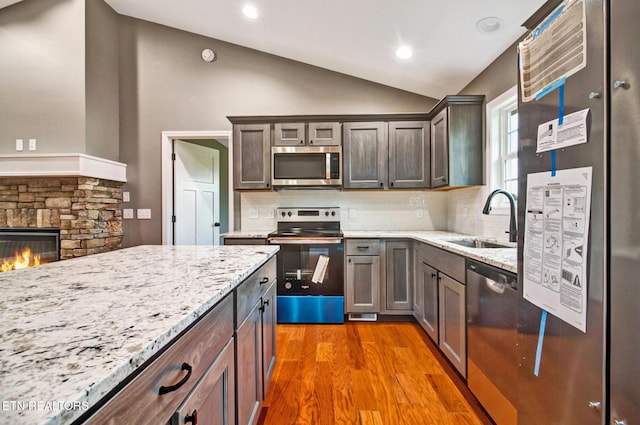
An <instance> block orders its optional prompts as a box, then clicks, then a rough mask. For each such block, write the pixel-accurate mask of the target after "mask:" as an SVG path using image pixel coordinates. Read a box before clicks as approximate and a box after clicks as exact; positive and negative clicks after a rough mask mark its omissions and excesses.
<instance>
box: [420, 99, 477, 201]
mask: <svg viewBox="0 0 640 425" xmlns="http://www.w3.org/2000/svg"><path fill="white" fill-rule="evenodd" d="M483 104H484V96H447V97H445V98H444V99H443V100H441V101H440V102H439V103H438V104H437V105H436V106H435V107H434V108H433V110H432V114H433V115H432V118H431V183H430V184H431V187H432V188H434V189H435V188H442V187H455V186H474V185H481V184H483V180H484V178H483V174H484V173H483V153H482V150H483V140H484V137H483V135H484V133H483Z"/></svg>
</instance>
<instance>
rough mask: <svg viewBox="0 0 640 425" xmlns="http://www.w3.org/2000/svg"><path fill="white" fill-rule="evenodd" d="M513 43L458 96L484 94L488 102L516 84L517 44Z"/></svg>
mask: <svg viewBox="0 0 640 425" xmlns="http://www.w3.org/2000/svg"><path fill="white" fill-rule="evenodd" d="M519 42H520V40H518V41H516V42H515V43H513V44H512V45H511V46H510V47H509V48H508V49H507V50H505V51H504V52H503V53H502V54H501V55H500V56H499V57H498V58H497V59H496V60H495V61H493V62H492V63H491V64H490V65H489V66H488V67H486V68H485V69H484V71H482V72H481V73H480V74H478V76H477V77H476V78H474V79H473V80H471V82H470V83H469V84H467V85H466V87H465V88H463V89H462V90H460V93H458V94H484V95H485V96H486V98H485V101H486V102H490V101H492V100H493V99H495V98H496V97H498V96H500V95H501V94H502V93H504V92H505V91H507V90H509V89H510V88H511V87H513V86H515V85H516V83H517V82H518V43H519Z"/></svg>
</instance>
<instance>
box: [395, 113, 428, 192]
mask: <svg viewBox="0 0 640 425" xmlns="http://www.w3.org/2000/svg"><path fill="white" fill-rule="evenodd" d="M430 135H431V132H430V128H429V122H427V121H414V122H390V123H389V187H390V188H392V189H406V188H416V189H425V188H428V187H430V184H431V175H430V164H429V158H430V157H431V152H430V149H431V145H430V143H429V140H430Z"/></svg>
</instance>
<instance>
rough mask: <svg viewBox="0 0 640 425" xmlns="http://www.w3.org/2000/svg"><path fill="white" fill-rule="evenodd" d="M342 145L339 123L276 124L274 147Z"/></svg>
mask: <svg viewBox="0 0 640 425" xmlns="http://www.w3.org/2000/svg"><path fill="white" fill-rule="evenodd" d="M305 130H308V131H305ZM341 143H342V137H341V132H340V123H339V122H310V123H308V124H305V123H304V122H291V123H276V124H274V129H273V145H274V146H340V144H341Z"/></svg>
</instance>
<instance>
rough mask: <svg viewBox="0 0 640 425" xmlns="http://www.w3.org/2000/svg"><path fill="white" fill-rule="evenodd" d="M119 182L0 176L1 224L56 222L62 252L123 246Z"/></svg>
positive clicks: (70, 254)
mask: <svg viewBox="0 0 640 425" xmlns="http://www.w3.org/2000/svg"><path fill="white" fill-rule="evenodd" d="M123 184H124V183H123V182H119V181H113V180H105V179H99V178H92V177H0V227H36V228H42V227H57V228H60V258H61V259H67V258H73V257H81V256H84V255H89V254H96V253H100V252H106V251H112V250H116V249H120V248H122V185H123Z"/></svg>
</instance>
